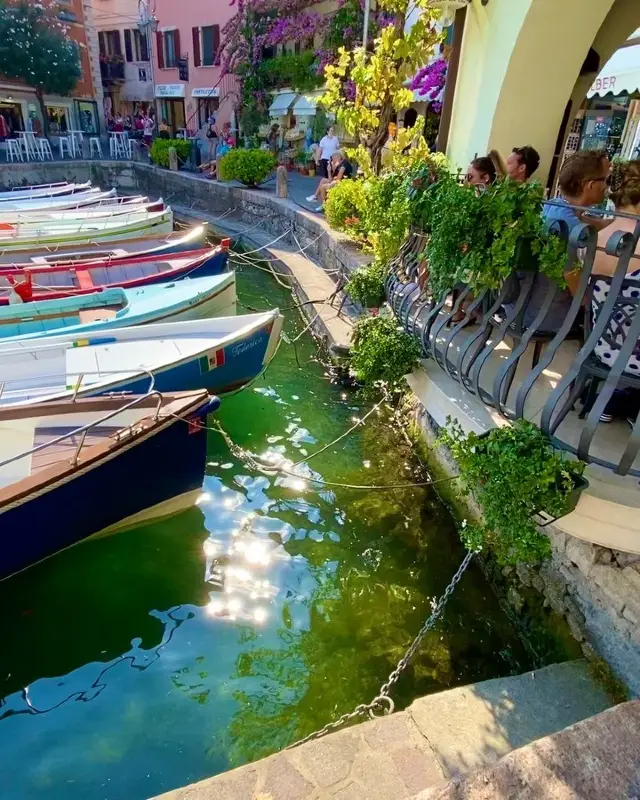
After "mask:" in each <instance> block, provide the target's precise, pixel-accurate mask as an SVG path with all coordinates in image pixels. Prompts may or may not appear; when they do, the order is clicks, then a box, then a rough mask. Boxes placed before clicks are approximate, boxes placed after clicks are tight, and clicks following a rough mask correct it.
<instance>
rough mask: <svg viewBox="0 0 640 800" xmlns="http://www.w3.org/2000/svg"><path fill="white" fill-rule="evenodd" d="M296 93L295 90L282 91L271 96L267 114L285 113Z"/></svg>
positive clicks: (293, 100)
mask: <svg viewBox="0 0 640 800" xmlns="http://www.w3.org/2000/svg"><path fill="white" fill-rule="evenodd" d="M297 96H298V95H297V94H296V93H295V92H282V93H281V94H277V95H276V96H275V97H274V98H273V103H271V106H270V107H269V114H271V115H272V116H277V115H278V114H286V113H287V112H288V111H289V109H290V108H291V106H292V105H293V103H294V102H295V99H296V97H297Z"/></svg>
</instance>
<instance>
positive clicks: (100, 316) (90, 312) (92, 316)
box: [79, 308, 116, 325]
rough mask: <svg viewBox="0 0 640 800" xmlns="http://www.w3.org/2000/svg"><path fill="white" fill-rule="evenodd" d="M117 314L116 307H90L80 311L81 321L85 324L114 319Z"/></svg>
mask: <svg viewBox="0 0 640 800" xmlns="http://www.w3.org/2000/svg"><path fill="white" fill-rule="evenodd" d="M115 315H116V311H115V309H114V308H88V309H86V310H85V311H80V314H79V316H80V322H81V324H83V325H85V324H86V323H89V322H106V321H107V320H110V319H113V318H114V317H115Z"/></svg>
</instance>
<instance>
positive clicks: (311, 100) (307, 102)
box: [293, 92, 324, 117]
mask: <svg viewBox="0 0 640 800" xmlns="http://www.w3.org/2000/svg"><path fill="white" fill-rule="evenodd" d="M323 94H324V92H311V93H310V94H301V95H300V97H298V99H297V100H296V104H295V105H294V107H293V113H294V114H295V116H296V117H314V116H315V113H316V109H317V106H318V100H319V99H320V98H321V97H322V95H323Z"/></svg>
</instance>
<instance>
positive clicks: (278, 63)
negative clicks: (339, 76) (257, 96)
mask: <svg viewBox="0 0 640 800" xmlns="http://www.w3.org/2000/svg"><path fill="white" fill-rule="evenodd" d="M315 60H316V56H315V53H314V52H313V51H311V50H307V51H305V52H304V53H299V54H296V53H283V54H282V55H280V56H275V57H274V58H268V59H266V60H265V61H263V62H261V64H260V66H259V70H260V73H261V76H262V78H263V85H264V87H265V88H266V89H268V90H273V89H282V88H283V87H285V86H286V87H291V88H292V89H293V90H294V91H296V92H312V91H313V90H314V89H317V88H318V87H319V86H322V84H323V83H324V78H323V76H322V75H318V73H317V72H316V70H315V66H314V64H315Z"/></svg>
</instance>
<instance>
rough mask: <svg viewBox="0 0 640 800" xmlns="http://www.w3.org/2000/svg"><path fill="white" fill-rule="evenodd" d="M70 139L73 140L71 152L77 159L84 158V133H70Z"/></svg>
mask: <svg viewBox="0 0 640 800" xmlns="http://www.w3.org/2000/svg"><path fill="white" fill-rule="evenodd" d="M69 138H70V139H71V150H72V152H73V155H74V156H75V157H76V158H82V155H83V154H82V142H83V138H84V137H83V136H82V131H69Z"/></svg>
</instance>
